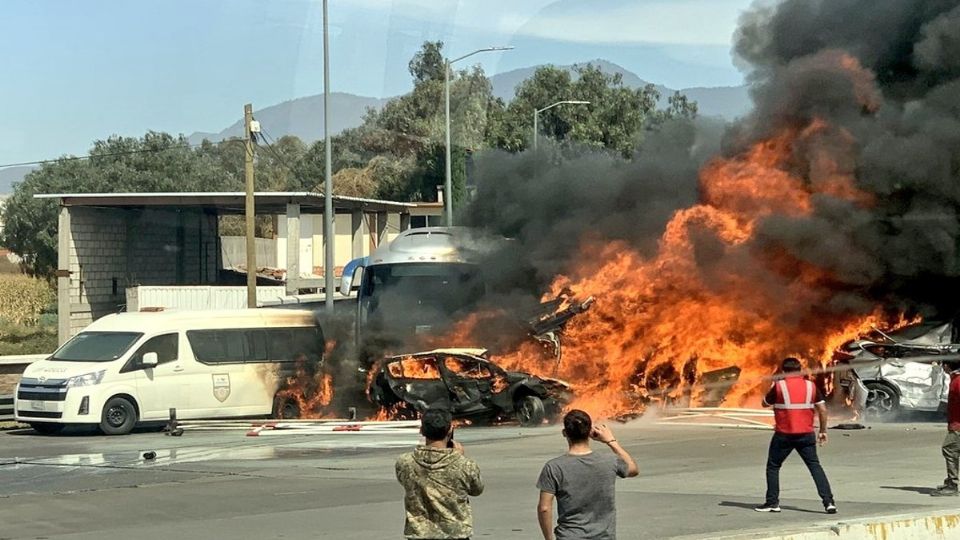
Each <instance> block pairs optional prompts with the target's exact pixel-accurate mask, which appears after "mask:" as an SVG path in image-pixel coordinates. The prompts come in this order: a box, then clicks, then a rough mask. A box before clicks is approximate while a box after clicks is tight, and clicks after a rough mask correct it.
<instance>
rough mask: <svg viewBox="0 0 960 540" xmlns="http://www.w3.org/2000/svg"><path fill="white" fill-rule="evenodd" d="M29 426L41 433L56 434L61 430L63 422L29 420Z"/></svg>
mask: <svg viewBox="0 0 960 540" xmlns="http://www.w3.org/2000/svg"><path fill="white" fill-rule="evenodd" d="M30 427H31V428H33V430H34V431H36V432H37V433H39V434H41V435H56V434H57V433H60V432H61V431H63V428H64V427H65V426H64V425H63V424H53V423H50V422H30Z"/></svg>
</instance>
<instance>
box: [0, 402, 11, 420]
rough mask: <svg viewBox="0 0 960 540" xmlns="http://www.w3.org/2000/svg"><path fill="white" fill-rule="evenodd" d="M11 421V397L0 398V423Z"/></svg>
mask: <svg viewBox="0 0 960 540" xmlns="http://www.w3.org/2000/svg"><path fill="white" fill-rule="evenodd" d="M6 421H13V396H12V395H10V396H0V422H6Z"/></svg>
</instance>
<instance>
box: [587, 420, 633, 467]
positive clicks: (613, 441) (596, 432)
mask: <svg viewBox="0 0 960 540" xmlns="http://www.w3.org/2000/svg"><path fill="white" fill-rule="evenodd" d="M590 436H591V437H593V439H594V440H595V441H600V442H602V443H604V444H606V445H607V446H609V447H610V450H613V453H614V454H616V455H617V457H618V458H620V459H622V460H623V462H624V463H626V464H627V478H633V477H634V476H637V475H638V474H640V468H639V467H637V462H636V461H634V460H633V456H631V455H630V454H629V453H628V452H627V451H626V450H624V448H623V447H622V446H620V443H619V442H617V438H616V437H614V436H613V431H612V430H611V429H610V428H609V427H607V425H606V424H596V425H594V426H593V431H592V432H591V433H590Z"/></svg>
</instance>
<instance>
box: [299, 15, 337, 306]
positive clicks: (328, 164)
mask: <svg viewBox="0 0 960 540" xmlns="http://www.w3.org/2000/svg"><path fill="white" fill-rule="evenodd" d="M331 154H332V152H331V147H330V33H329V27H328V24H327V0H323V156H324V162H325V163H324V168H323V243H324V246H323V292H324V307H326V309H327V313H329V314H332V313H333V289H334V285H333V265H334V262H333V246H334V244H336V231H335V230H334V215H333V163H332V158H331ZM294 241H295V242H300V239H299V238H296V239H294ZM295 277H296V276H295Z"/></svg>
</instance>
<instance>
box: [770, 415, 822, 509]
mask: <svg viewBox="0 0 960 540" xmlns="http://www.w3.org/2000/svg"><path fill="white" fill-rule="evenodd" d="M794 450H796V451H797V453H798V454H800V459H802V460H803V462H804V463H805V464H806V465H807V469H809V470H810V475H811V476H813V481H814V482H815V483H816V484H817V493H818V494H819V495H820V500H822V501H823V504H828V503H833V492H832V491H830V481H829V480H827V474H826V473H824V472H823V467H821V466H820V458H818V457H817V436H816V435H814V434H813V433H804V434H800V435H790V434H786V433H774V434H773V438H772V439H770V450H769V452H768V453H767V501H766V502H767V504H769V505H778V504H780V467H781V466H782V465H783V462H784V461H785V460H786V459H787V456H789V455H790V452H793V451H794Z"/></svg>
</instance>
